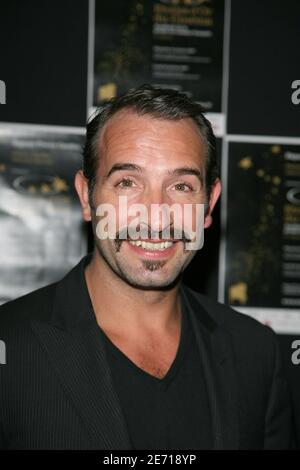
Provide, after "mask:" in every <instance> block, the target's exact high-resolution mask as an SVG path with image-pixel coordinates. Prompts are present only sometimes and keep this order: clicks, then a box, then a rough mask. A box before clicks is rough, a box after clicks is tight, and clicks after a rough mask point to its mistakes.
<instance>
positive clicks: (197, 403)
mask: <svg viewBox="0 0 300 470" xmlns="http://www.w3.org/2000/svg"><path fill="white" fill-rule="evenodd" d="M75 186H76V190H77V192H78V196H79V198H80V202H81V206H82V212H83V218H84V220H86V221H91V222H92V227H93V232H94V241H95V249H94V251H93V253H92V254H89V255H87V256H86V257H85V258H83V259H82V260H81V262H80V263H79V264H78V265H77V266H76V267H75V268H74V269H73V270H72V271H71V272H70V273H68V274H67V275H66V277H65V278H64V279H63V280H61V281H59V282H57V283H55V284H52V285H50V286H46V287H44V288H42V289H39V290H37V291H35V292H32V293H30V294H28V295H26V296H23V297H21V298H19V299H17V300H14V301H12V302H9V303H7V304H6V305H4V306H2V307H1V309H0V327H1V330H0V335H1V339H2V340H3V341H4V342H5V344H6V348H7V351H6V352H7V360H6V362H7V363H6V364H5V365H2V366H1V369H0V373H1V377H0V379H1V381H0V393H1V395H0V424H1V426H0V429H1V446H2V447H3V448H14V449H41V448H44V449H45V448H46V449H58V448H60V449H111V450H113V449H165V450H166V449H185V450H186V449H260V448H261V449H281V448H287V447H289V442H290V410H289V403H288V395H287V390H286V383H285V380H284V377H283V375H282V370H281V363H280V356H279V352H278V346H277V342H276V339H275V334H274V333H273V332H272V331H271V330H270V329H269V328H267V327H265V326H262V325H261V324H259V323H258V322H256V321H255V320H253V319H251V318H249V317H247V316H245V315H241V314H238V313H237V312H235V311H234V310H232V309H230V308H229V307H226V306H224V305H221V304H219V303H216V302H213V301H211V300H209V299H208V298H206V297H205V296H202V295H199V294H197V293H195V292H193V291H192V290H190V289H188V288H187V287H185V286H184V285H183V284H182V282H181V278H182V273H183V271H184V269H185V268H186V266H187V265H188V264H189V262H190V261H191V259H192V258H193V256H194V254H195V249H188V248H187V246H188V243H191V242H193V236H192V235H193V234H194V235H195V236H196V238H197V235H198V232H197V230H198V231H199V230H202V228H207V227H209V226H210V225H211V223H212V211H213V208H214V206H215V204H216V202H217V200H218V198H219V195H220V191H221V184H220V180H219V177H218V171H217V165H216V155H215V139H214V136H213V132H212V129H211V126H210V124H209V122H208V121H207V120H206V119H205V117H204V116H203V114H202V109H201V107H200V106H199V105H198V104H197V103H195V102H192V101H191V100H190V99H188V98H187V97H186V96H185V95H183V94H181V93H178V92H175V91H171V90H163V89H159V88H152V87H150V86H142V87H140V88H138V89H136V90H131V91H129V92H128V93H127V94H125V95H124V96H122V97H120V98H116V99H114V100H112V101H111V102H109V103H107V104H105V105H104V106H103V107H102V108H100V109H99V110H98V111H97V113H96V115H95V116H94V117H93V119H92V120H91V121H90V123H89V124H88V126H87V138H86V145H85V149H84V162H83V171H79V172H78V173H77V174H76V178H75ZM122 197H123V199H122ZM123 200H126V204H127V206H126V207H127V209H126V210H125V209H122V207H121V205H122V204H121V201H123ZM134 204H139V205H140V206H141V207H142V208H145V209H147V212H148V214H150V212H151V209H152V208H153V205H158V206H159V207H164V208H166V207H171V206H173V205H175V208H176V210H175V212H176V213H175V212H173V213H171V212H170V213H169V214H168V213H167V211H166V210H163V211H161V212H158V213H155V214H154V216H153V217H151V220H150V219H147V218H145V217H144V215H143V217H142V216H140V217H138V218H137V224H136V227H135V228H136V232H135V233H137V236H132V235H130V233H133V232H132V230H131V232H130V230H129V228H132V227H133V224H132V223H133V222H134V216H133V212H130V209H131V208H132V207H133V205H134ZM185 206H189V207H192V211H190V212H189V214H188V215H187V216H186V217H185V213H184V211H181V209H184V208H185ZM198 207H204V219H203V227H199V225H197V223H196V222H197V214H198V212H197V208H198ZM103 208H105V209H106V211H107V212H109V213H110V215H111V214H113V212H115V214H116V215H117V216H119V217H118V219H117V220H118V223H117V224H116V227H115V231H114V232H113V236H107V237H106V238H105V236H104V235H105V230H104V228H103V226H104V224H102V225H101V221H102V222H103V220H104V219H105V217H104V216H105V213H104V212H105V211H103V210H102V209H103ZM110 209H113V211H111V212H110ZM199 213H200V212H199ZM178 214H179V217H177V216H178ZM111 217H112V216H111ZM176 217H177V218H176ZM109 222H110V220H109V219H107V223H108V224H109ZM182 222H189V223H188V224H186V225H184V229H183V226H182ZM129 226H130V227H129ZM195 226H196V227H198V228H197V230H196V231H193V229H194V228H195ZM186 227H187V228H186ZM71 229H72V228H71V227H70V230H71ZM125 229H126V230H125ZM127 229H128V230H127ZM143 229H144V230H143ZM168 230H169V235H166V234H167V233H168ZM125 232H126V235H125V236H124V233H125ZM106 233H108V231H107V232H106ZM178 233H179V234H181V235H180V237H179V236H178ZM110 235H111V232H110ZM199 269H205V267H203V266H199Z"/></svg>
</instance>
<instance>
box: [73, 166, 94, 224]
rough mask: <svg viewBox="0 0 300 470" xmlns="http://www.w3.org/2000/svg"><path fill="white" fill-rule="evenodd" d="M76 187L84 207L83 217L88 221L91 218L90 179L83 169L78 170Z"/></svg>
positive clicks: (75, 181)
mask: <svg viewBox="0 0 300 470" xmlns="http://www.w3.org/2000/svg"><path fill="white" fill-rule="evenodd" d="M74 184H75V188H76V191H77V194H78V197H79V200H80V204H81V208H82V217H83V219H84V220H85V221H86V222H88V221H90V220H91V218H92V217H91V207H90V204H89V188H88V180H87V179H86V177H85V176H84V174H83V171H82V170H79V171H77V173H76V175H75V180H74Z"/></svg>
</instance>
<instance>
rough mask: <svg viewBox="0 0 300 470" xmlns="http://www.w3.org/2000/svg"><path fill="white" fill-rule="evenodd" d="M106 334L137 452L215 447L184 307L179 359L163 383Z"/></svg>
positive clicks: (191, 333) (116, 379)
mask: <svg viewBox="0 0 300 470" xmlns="http://www.w3.org/2000/svg"><path fill="white" fill-rule="evenodd" d="M101 334H102V335H103V338H104V343H105V349H106V355H107V359H108V363H109V366H110V369H111V373H112V378H113V383H114V385H115V388H116V391H117V394H118V396H119V399H120V403H121V407H122V410H123V415H124V418H125V421H126V424H127V428H128V433H129V436H130V439H131V443H132V448H133V449H145V450H148V449H154V450H162V449H164V450H175V449H177V450H192V449H193V450H199V449H211V448H212V429H211V416H210V411H209V401H208V396H207V390H206V386H205V382H204V376H203V371H202V367H201V360H200V356H199V354H200V352H199V349H198V347H197V343H196V339H195V337H194V332H193V329H192V327H191V323H190V319H189V313H188V311H187V310H186V309H185V308H182V323H181V333H180V341H179V346H178V349H177V353H176V357H175V359H174V361H173V363H172V365H171V367H170V368H169V370H168V372H167V374H166V375H165V376H164V377H163V378H162V379H159V378H156V377H154V376H153V375H151V374H149V373H147V372H146V371H144V370H142V369H141V368H139V367H138V366H137V365H135V364H134V363H133V362H132V361H131V360H130V359H129V358H128V357H127V356H126V355H125V354H124V353H123V352H122V351H121V350H120V349H119V348H118V347H117V346H115V345H114V344H113V343H112V341H111V340H110V339H109V338H108V337H107V336H106V335H105V333H104V331H103V330H101ZM157 354H159V351H158V352H157Z"/></svg>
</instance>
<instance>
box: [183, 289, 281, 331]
mask: <svg viewBox="0 0 300 470" xmlns="http://www.w3.org/2000/svg"><path fill="white" fill-rule="evenodd" d="M185 288H186V287H185ZM186 289H187V291H188V293H189V295H191V296H193V297H194V298H195V299H196V300H197V301H198V303H199V304H200V305H201V306H202V307H203V308H204V309H205V310H206V312H207V313H208V314H209V315H210V316H211V317H212V318H213V320H214V321H215V322H216V323H217V324H218V325H220V326H222V327H223V328H224V329H225V330H227V332H228V333H229V334H231V335H232V336H238V337H239V338H241V339H242V338H243V337H244V336H245V337H246V338H249V336H250V337H252V338H257V339H259V338H261V339H262V340H264V339H266V338H268V337H269V338H270V339H271V338H273V339H274V337H276V334H275V333H274V331H273V330H272V329H271V328H270V327H269V326H267V325H263V324H262V323H261V322H259V321H258V320H256V319H255V318H253V317H250V316H249V315H247V314H244V313H241V312H238V311H237V310H235V309H234V308H232V307H230V306H228V305H225V304H222V303H220V302H218V301H216V300H213V299H211V298H209V297H207V296H206V295H203V294H200V293H198V292H196V291H194V290H193V289H190V288H186ZM196 313H197V312H196Z"/></svg>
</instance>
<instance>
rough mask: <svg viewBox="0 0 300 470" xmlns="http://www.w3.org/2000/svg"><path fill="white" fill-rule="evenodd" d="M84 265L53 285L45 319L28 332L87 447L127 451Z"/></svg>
mask: <svg viewBox="0 0 300 470" xmlns="http://www.w3.org/2000/svg"><path fill="white" fill-rule="evenodd" d="M85 262H86V258H84V259H83V260H82V261H81V263H80V265H79V266H76V267H75V268H74V269H73V270H72V271H71V272H70V273H69V274H68V275H67V276H66V277H65V278H64V279H63V280H62V281H61V282H60V283H58V284H57V288H56V296H55V300H54V305H53V314H52V318H51V321H50V322H49V323H46V322H44V323H42V322H39V321H33V322H32V329H33V331H34V333H35V334H36V336H37V338H38V339H39V341H40V343H41V344H42V346H43V348H44V350H45V351H46V354H47V355H48V357H49V360H50V362H51V364H52V366H53V368H54V369H55V371H56V373H57V376H58V378H59V380H60V382H61V384H62V386H63V388H64V390H65V392H66V395H67V396H68V397H69V399H70V400H71V401H72V403H73V405H74V407H75V409H76V410H77V413H78V414H79V415H80V416H81V418H82V421H83V423H84V424H85V426H86V430H87V432H88V433H89V435H90V438H91V447H92V448H94V449H109V450H114V449H120V450H123V449H130V448H131V444H130V440H129V436H128V432H127V429H126V424H125V420H124V417H123V415H122V410H121V405H120V403H119V399H118V396H117V394H116V392H115V390H114V386H113V382H112V377H111V372H110V369H109V365H108V362H107V360H106V357H105V349H104V345H103V343H102V338H101V335H100V333H99V327H98V325H97V322H96V320H95V319H94V318H93V315H92V312H91V304H90V299H89V296H88V291H87V287H86V286H85V284H84V283H85V280H84V274H83V269H84V265H85Z"/></svg>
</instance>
